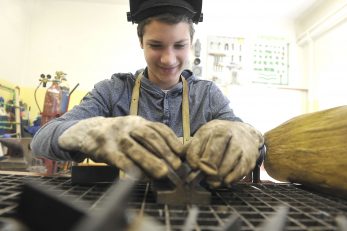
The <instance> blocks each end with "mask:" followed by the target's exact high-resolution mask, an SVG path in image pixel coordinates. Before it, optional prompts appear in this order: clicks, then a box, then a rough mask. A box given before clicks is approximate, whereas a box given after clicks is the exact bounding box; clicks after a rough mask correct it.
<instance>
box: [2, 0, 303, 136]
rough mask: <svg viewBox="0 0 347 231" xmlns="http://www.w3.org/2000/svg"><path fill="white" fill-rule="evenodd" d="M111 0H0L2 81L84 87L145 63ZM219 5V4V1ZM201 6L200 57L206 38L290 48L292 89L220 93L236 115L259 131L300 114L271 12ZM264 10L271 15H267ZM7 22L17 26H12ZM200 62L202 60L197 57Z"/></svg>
mask: <svg viewBox="0 0 347 231" xmlns="http://www.w3.org/2000/svg"><path fill="white" fill-rule="evenodd" d="M115 2H116V1H111V0H108V1H106V0H103V1H96V0H88V1H87V0H84V1H82V0H0V3H1V5H0V7H1V8H0V10H1V11H4V9H6V10H5V11H6V12H5V13H6V14H3V13H2V12H0V13H1V14H0V23H1V24H0V25H1V33H2V34H6V36H1V43H0V46H1V47H0V48H2V50H3V49H4V51H5V52H1V53H0V60H1V65H2V64H3V63H5V64H6V65H2V66H1V67H0V76H1V78H5V79H8V80H10V81H12V82H13V81H15V82H17V83H18V85H21V86H32V87H34V86H36V85H37V84H38V78H39V75H40V74H41V73H44V74H48V73H49V74H54V72H55V71H57V70H61V71H64V72H66V73H67V74H68V75H67V78H68V81H69V83H70V85H71V86H74V85H75V84H77V83H80V86H79V89H84V90H90V89H91V88H92V87H93V85H94V84H95V83H96V82H98V81H100V80H102V79H105V78H109V77H110V76H111V74H113V73H115V72H130V71H131V72H134V71H135V70H136V69H137V68H142V67H144V65H145V62H144V59H143V54H142V50H141V49H140V47H139V45H138V41H137V36H136V26H135V25H132V24H131V23H129V22H127V21H126V12H127V11H129V6H128V4H127V3H115ZM220 3H221V2H220ZM223 4H224V5H221V4H214V2H212V1H211V2H207V1H205V2H204V8H203V12H204V22H203V23H201V24H198V25H197V26H196V31H197V33H196V36H195V38H199V39H200V40H201V41H202V43H203V44H202V55H205V56H206V53H205V51H206V47H205V44H204V43H206V39H207V36H209V35H222V36H232V37H238V36H240V37H245V38H247V39H250V40H252V39H254V38H256V37H257V36H263V35H265V36H275V37H283V38H286V39H287V40H288V41H289V42H290V43H291V46H290V52H289V53H290V59H291V62H290V63H291V67H290V84H291V86H289V88H288V89H283V88H277V87H274V86H244V87H243V86H241V87H233V88H226V89H223V90H224V91H225V93H226V94H227V95H228V97H229V98H230V100H231V105H232V107H233V109H234V111H235V113H236V114H237V115H239V116H240V117H241V118H243V119H244V120H245V121H246V122H249V123H251V124H253V125H254V126H256V127H258V128H259V129H260V130H261V131H263V132H265V131H267V130H268V129H270V128H272V127H274V126H276V125H278V124H279V123H281V122H284V121H285V120H287V119H289V118H291V117H293V116H295V115H298V114H302V113H304V112H306V107H305V104H306V92H305V91H304V90H302V89H303V88H305V81H304V79H303V78H302V75H301V73H300V72H299V71H298V70H299V68H298V60H297V47H296V45H295V42H296V41H295V39H296V37H295V28H294V24H293V22H292V21H290V20H277V19H276V17H275V16H276V15H271V14H268V13H267V14H263V15H261V14H260V15H258V16H257V17H249V16H250V15H248V14H247V13H244V12H243V11H244V9H237V8H235V7H234V6H233V5H232V4H228V2H224V3H223ZM268 12H269V11H268ZM8 24H15V25H16V29H14V27H13V26H9V25H8ZM202 59H203V60H202V63H203V64H204V57H202Z"/></svg>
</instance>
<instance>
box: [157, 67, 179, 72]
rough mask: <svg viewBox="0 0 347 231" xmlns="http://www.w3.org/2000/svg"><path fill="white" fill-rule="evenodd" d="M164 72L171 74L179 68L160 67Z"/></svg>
mask: <svg viewBox="0 0 347 231" xmlns="http://www.w3.org/2000/svg"><path fill="white" fill-rule="evenodd" d="M160 69H161V70H163V71H164V72H171V71H174V70H176V69H177V67H160Z"/></svg>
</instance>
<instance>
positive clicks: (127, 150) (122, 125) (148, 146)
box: [58, 116, 183, 178]
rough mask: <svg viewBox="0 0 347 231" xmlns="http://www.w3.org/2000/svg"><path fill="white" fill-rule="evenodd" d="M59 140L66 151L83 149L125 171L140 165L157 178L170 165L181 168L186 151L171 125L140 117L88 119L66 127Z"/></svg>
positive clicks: (83, 151)
mask: <svg viewBox="0 0 347 231" xmlns="http://www.w3.org/2000/svg"><path fill="white" fill-rule="evenodd" d="M58 142H59V146H60V147H61V148H62V149H64V150H67V151H80V152H82V153H84V154H86V155H87V157H89V158H91V159H92V160H94V161H96V162H104V163H107V164H110V165H114V166H116V167H118V168H120V169H122V170H124V171H125V172H127V171H129V170H131V169H132V168H133V167H134V166H135V165H137V166H139V167H141V169H143V170H144V171H145V172H146V173H148V174H149V175H150V176H152V177H154V178H161V177H164V176H166V175H167V173H168V167H167V164H170V165H171V167H172V168H173V169H177V168H179V167H180V165H181V159H180V157H179V156H180V155H181V154H182V151H183V144H182V143H181V142H180V141H179V140H178V138H177V136H176V135H175V133H174V132H173V131H172V130H171V129H170V128H169V127H167V126H166V125H164V124H162V123H158V122H151V121H148V120H146V119H144V118H142V117H139V116H123V117H115V118H104V117H94V118H89V119H85V120H82V121H80V122H78V123H76V124H75V125H73V126H72V127H70V128H69V129H67V130H66V131H65V132H64V133H63V134H62V135H61V136H60V137H59V140H58ZM164 160H165V161H164Z"/></svg>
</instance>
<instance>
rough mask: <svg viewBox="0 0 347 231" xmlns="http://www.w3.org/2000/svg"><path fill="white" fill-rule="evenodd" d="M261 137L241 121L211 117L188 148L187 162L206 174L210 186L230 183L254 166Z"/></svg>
mask: <svg viewBox="0 0 347 231" xmlns="http://www.w3.org/2000/svg"><path fill="white" fill-rule="evenodd" d="M263 145H264V138H263V136H262V134H261V133H260V132H258V131H257V130H255V129H254V128H253V127H252V126H250V125H249V124H246V123H242V122H235V121H226V120H212V121H210V122H208V123H206V124H204V125H203V126H201V127H200V128H199V129H198V131H197V132H196V133H195V135H194V137H193V138H192V140H191V142H190V143H189V144H188V147H187V151H186V152H187V154H186V155H187V157H186V158H187V162H188V163H189V165H190V166H191V167H192V168H193V169H200V170H202V171H203V172H205V173H206V174H207V182H208V183H209V185H210V186H211V187H218V186H220V185H221V184H222V183H225V184H227V185H228V184H230V183H232V182H235V181H238V180H240V179H242V178H243V177H244V176H246V175H247V174H248V173H249V172H251V171H252V170H253V168H254V167H255V164H256V161H257V159H258V157H259V155H260V152H259V149H260V148H261V147H262V146H263Z"/></svg>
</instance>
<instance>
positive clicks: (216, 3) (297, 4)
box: [70, 0, 324, 20]
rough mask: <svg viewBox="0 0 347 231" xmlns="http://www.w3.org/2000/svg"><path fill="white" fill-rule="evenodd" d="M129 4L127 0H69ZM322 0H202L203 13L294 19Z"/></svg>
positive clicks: (322, 0)
mask: <svg viewBox="0 0 347 231" xmlns="http://www.w3.org/2000/svg"><path fill="white" fill-rule="evenodd" d="M70 1H85V2H93V1H94V2H107V3H115V4H127V5H128V4H129V0H70ZM322 2H324V0H203V13H204V14H206V15H207V14H213V15H220V16H223V15H228V16H230V14H231V15H232V16H235V17H255V18H257V17H268V18H276V19H288V20H295V19H297V18H298V17H300V16H302V15H303V14H304V13H305V12H306V11H308V10H310V9H311V8H312V7H315V6H317V5H318V4H320V3H322Z"/></svg>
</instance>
